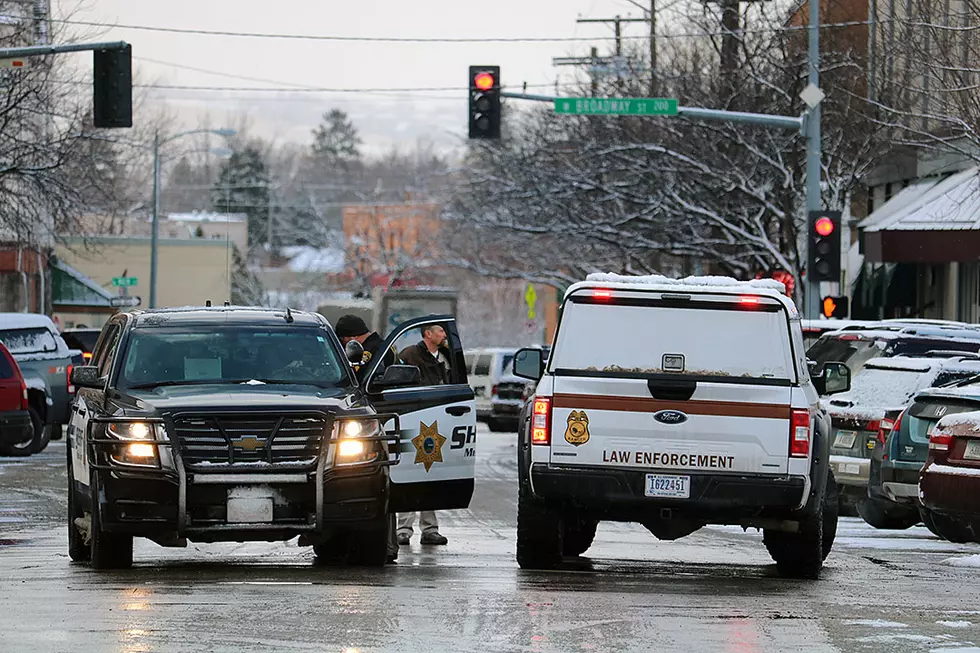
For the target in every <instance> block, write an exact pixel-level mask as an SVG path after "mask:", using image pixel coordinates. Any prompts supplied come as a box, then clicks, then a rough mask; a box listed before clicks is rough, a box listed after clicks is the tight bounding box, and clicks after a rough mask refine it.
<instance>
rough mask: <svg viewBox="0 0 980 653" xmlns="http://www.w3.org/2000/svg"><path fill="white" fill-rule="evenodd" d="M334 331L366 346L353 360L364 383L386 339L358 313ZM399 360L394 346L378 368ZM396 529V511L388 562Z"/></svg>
mask: <svg viewBox="0 0 980 653" xmlns="http://www.w3.org/2000/svg"><path fill="white" fill-rule="evenodd" d="M333 330H334V333H336V334H337V337H338V338H340V342H341V344H343V345H344V346H346V345H347V343H348V342H350V341H351V340H356V341H358V342H359V343H361V346H362V347H364V355H363V356H362V357H361V360H360V362H352V363H351V366H352V367H353V368H354V373H355V374H356V375H357V379H358V381H360V382H361V383H364V382H365V381H366V380H367V379H365V378H364V375H365V374H367V369H368V367H370V363H371V361H372V360H374V357H375V356H377V355H378V352H379V351H380V350H381V348H382V347H383V346H384V344H385V343H384V340H383V339H382V338H381V336H379V335H378V334H377V333H375V332H373V331H371V330H370V329H368V327H367V324H365V322H364V320H362V319H361V318H359V317H358V316H356V315H344V316H342V317H341V318H340V319H339V320H337V324H336V325H334V328H333ZM397 360H398V358H397V355H396V353H395V349H394V348H393V347H392V348H391V349H389V350H388V351H386V352H385V353H384V359H383V360H382V364H381V366H380V367H379V368H378V370H379V371H380V370H383V369H384V368H385V367H388V366H389V365H394V364H395V362H396V361H397ZM396 538H397V534H396V531H395V513H389V514H388V564H391V563H393V562H394V561H395V560H397V559H398V540H397V539H396Z"/></svg>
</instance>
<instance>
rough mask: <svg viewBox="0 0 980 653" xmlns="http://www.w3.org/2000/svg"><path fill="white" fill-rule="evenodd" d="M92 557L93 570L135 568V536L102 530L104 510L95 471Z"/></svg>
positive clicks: (91, 485) (91, 484)
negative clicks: (100, 502) (101, 505)
mask: <svg viewBox="0 0 980 653" xmlns="http://www.w3.org/2000/svg"><path fill="white" fill-rule="evenodd" d="M89 487H90V488H91V490H92V527H91V529H92V530H91V539H92V547H91V553H90V555H91V557H92V568H93V569H129V568H130V567H132V566H133V536H132V535H126V534H123V533H110V532H108V531H105V530H103V528H102V514H101V513H102V510H101V509H100V506H99V490H100V488H99V484H98V476H97V475H96V473H95V472H94V471H93V472H92V481H91V483H89Z"/></svg>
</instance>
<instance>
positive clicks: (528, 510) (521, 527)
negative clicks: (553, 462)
mask: <svg viewBox="0 0 980 653" xmlns="http://www.w3.org/2000/svg"><path fill="white" fill-rule="evenodd" d="M563 530H564V529H563V528H562V525H561V517H560V515H559V514H558V513H557V512H555V511H553V510H548V509H547V508H546V507H545V506H543V505H542V504H541V503H540V502H538V501H536V500H535V499H534V497H532V496H530V492H529V491H528V490H526V489H524V486H523V485H522V486H521V487H520V490H518V494H517V564H518V565H520V566H521V569H554V568H555V567H557V566H558V565H559V564H561V555H562V551H563V550H564V546H563V543H562V531H563Z"/></svg>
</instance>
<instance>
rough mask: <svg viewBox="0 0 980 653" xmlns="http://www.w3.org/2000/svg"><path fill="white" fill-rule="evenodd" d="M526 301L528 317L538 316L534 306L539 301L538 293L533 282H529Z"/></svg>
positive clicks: (530, 318)
mask: <svg viewBox="0 0 980 653" xmlns="http://www.w3.org/2000/svg"><path fill="white" fill-rule="evenodd" d="M524 302H525V303H526V304H527V319H529V320H533V319H534V318H535V317H537V311H535V310H534V308H535V306H536V305H537V302H538V293H537V292H536V291H535V290H534V286H533V285H531V284H527V291H526V292H525V293H524Z"/></svg>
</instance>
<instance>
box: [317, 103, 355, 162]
mask: <svg viewBox="0 0 980 653" xmlns="http://www.w3.org/2000/svg"><path fill="white" fill-rule="evenodd" d="M360 147H361V137H360V136H359V135H358V132H357V127H356V126H355V125H354V123H353V122H352V121H351V120H350V118H348V117H347V114H346V113H345V112H343V111H341V110H340V109H331V110H330V111H328V112H327V113H325V114H323V121H322V122H321V123H320V125H319V126H317V128H316V129H314V130H313V143H312V145H310V154H311V156H312V158H313V161H314V164H315V165H316V166H317V167H321V168H325V169H327V170H336V169H343V170H347V169H350V167H351V166H352V165H354V164H356V163H359V162H360V159H361V152H360Z"/></svg>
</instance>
